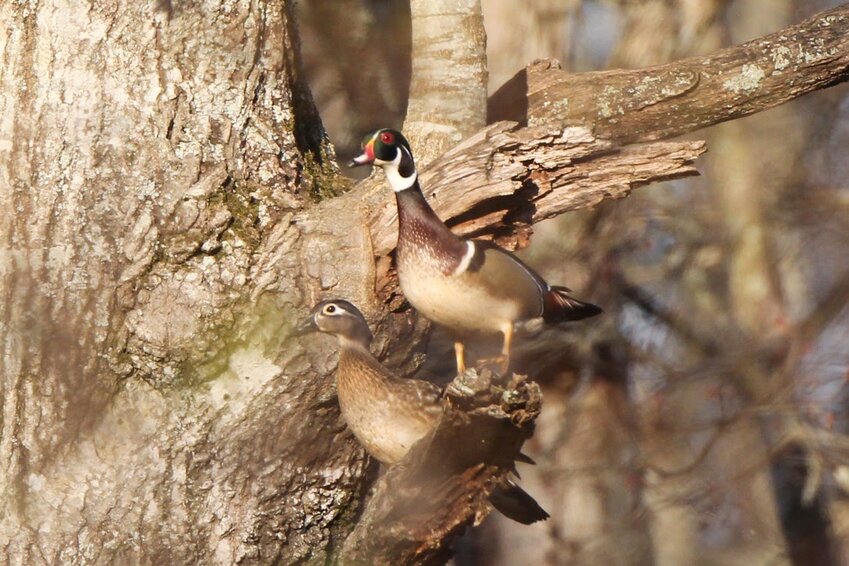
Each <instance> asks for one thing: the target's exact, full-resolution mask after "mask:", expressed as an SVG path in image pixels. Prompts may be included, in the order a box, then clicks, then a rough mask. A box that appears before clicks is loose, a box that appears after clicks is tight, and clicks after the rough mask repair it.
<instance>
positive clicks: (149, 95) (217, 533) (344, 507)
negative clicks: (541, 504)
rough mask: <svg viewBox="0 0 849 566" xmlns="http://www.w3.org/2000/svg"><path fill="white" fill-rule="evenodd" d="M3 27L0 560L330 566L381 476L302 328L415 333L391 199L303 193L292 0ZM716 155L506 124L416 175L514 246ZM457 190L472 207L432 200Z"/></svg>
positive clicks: (306, 166) (310, 141) (309, 115)
mask: <svg viewBox="0 0 849 566" xmlns="http://www.w3.org/2000/svg"><path fill="white" fill-rule="evenodd" d="M210 14H214V15H215V17H214V18H211V17H210ZM0 21H3V22H4V23H6V29H5V32H4V33H3V34H2V35H0V54H2V61H3V67H2V71H1V72H2V75H0V76H2V82H0V94H2V98H0V116H3V118H2V120H0V202H3V203H4V205H5V209H6V211H7V214H4V215H2V217H0V242H2V253H0V323H2V326H0V328H2V335H3V343H2V348H3V351H2V382H0V387H2V402H3V412H2V424H1V426H2V439H0V455H2V461H3V464H2V475H0V493H2V505H3V512H2V518H0V547H2V552H3V558H4V560H5V561H7V562H9V563H26V564H37V563H48V562H67V563H126V562H130V563H142V564H153V563H157V564H159V563H169V564H195V563H207V564H232V563H237V562H238V563H246V564H247V563H263V564H265V563H274V562H279V563H287V564H292V563H324V562H326V561H327V560H330V559H332V558H333V556H334V555H335V553H336V552H337V550H336V549H338V548H340V547H342V545H343V541H344V539H345V537H346V536H347V535H348V533H349V532H351V530H352V529H353V527H354V525H355V524H356V522H357V517H358V516H359V513H360V503H361V500H362V498H363V496H364V490H365V488H366V486H367V485H368V482H369V479H370V474H369V472H368V467H367V463H366V460H365V458H364V455H363V452H362V450H361V449H360V448H359V447H358V446H357V444H356V443H355V442H354V441H353V439H352V437H351V436H350V435H349V434H348V433H347V432H346V431H345V430H344V426H343V423H342V422H341V420H340V418H339V415H338V411H337V409H336V405H335V399H334V395H333V388H332V369H333V359H334V352H333V348H332V347H329V343H328V342H322V341H320V340H316V341H309V342H305V343H304V344H301V343H300V342H298V341H295V340H291V339H288V336H287V334H288V332H287V331H288V328H289V327H290V326H291V322H292V319H293V318H294V317H296V316H298V315H302V314H303V313H304V312H305V311H306V309H307V308H308V307H309V306H310V305H311V304H312V303H313V301H314V300H315V299H316V298H317V297H319V296H324V295H328V294H333V295H337V296H346V297H349V298H351V299H352V300H355V301H357V302H358V303H359V304H360V305H362V306H363V308H364V310H365V311H366V313H367V316H368V317H369V319H370V321H371V322H372V323H373V325H374V326H376V328H377V329H378V333H379V334H378V338H379V339H378V344H377V347H378V349H379V350H380V354H381V355H384V354H386V353H387V352H388V351H389V348H388V347H387V339H386V337H387V336H393V340H395V339H396V336H400V337H401V338H402V339H403V337H404V336H409V335H410V332H411V329H412V328H414V327H413V319H412V317H411V314H410V312H409V311H408V310H401V311H400V312H397V313H392V312H391V308H390V307H391V306H392V305H393V304H394V305H397V300H393V299H392V296H391V293H387V292H386V291H387V290H391V288H392V279H391V269H389V268H388V266H389V265H390V262H389V260H388V255H387V254H388V252H389V251H390V250H391V247H392V244H391V239H390V235H391V233H392V228H391V225H390V224H387V222H390V221H391V217H392V212H391V211H392V207H393V204H392V202H391V200H389V198H390V197H389V195H387V194H386V192H383V193H380V192H377V191H375V190H374V189H373V188H371V187H373V185H374V183H373V182H372V183H366V184H364V185H363V186H361V187H358V188H357V189H355V190H354V191H351V192H349V193H347V194H345V195H343V196H341V197H338V198H326V199H325V200H323V201H322V202H321V203H319V204H317V205H314V204H312V203H313V201H314V200H315V198H316V197H319V196H325V197H326V196H328V195H332V194H334V193H336V192H338V191H339V190H340V189H341V186H340V183H339V182H338V179H337V178H336V171H335V169H334V166H333V164H332V153H331V150H330V149H329V148H328V146H327V144H326V141H325V140H324V138H323V135H322V133H321V132H322V131H321V127H320V123H319V121H318V119H317V116H316V113H315V110H314V108H313V106H312V102H311V100H310V98H309V94H308V93H307V92H306V91H305V89H304V87H303V85H302V84H301V81H300V79H299V73H298V68H297V56H296V54H297V48H296V41H295V33H294V26H293V22H292V18H291V5H290V4H289V3H279V2H278V3H269V2H265V1H263V0H256V1H253V2H247V1H239V0H230V1H227V2H225V3H223V4H221V5H215V6H204V5H196V4H172V3H169V2H167V1H166V2H161V3H158V4H156V5H135V4H130V5H127V6H124V7H123V8H122V9H121V10H118V11H114V10H110V9H109V7H107V6H100V5H98V6H94V5H93V6H91V7H90V8H89V9H88V10H87V11H80V10H79V9H78V7H77V6H75V5H73V4H72V3H68V2H64V1H62V0H54V1H53V2H46V3H40V4H38V5H34V6H33V5H21V4H4V5H3V6H0ZM788 41H789V40H788ZM588 88H592V87H588ZM704 103H705V104H708V103H709V101H704ZM702 149H703V148H702V146H701V145H700V144H698V143H691V142H687V143H662V144H651V145H647V146H636V147H633V148H625V149H621V150H620V149H617V148H615V147H614V146H611V145H610V144H609V143H607V142H602V141H600V140H597V139H596V138H595V137H593V136H592V135H591V134H590V133H589V132H588V130H586V129H574V128H563V127H562V126H561V125H555V124H553V123H551V124H548V125H547V126H546V127H545V128H544V129H540V130H529V129H525V128H520V127H518V126H516V125H503V124H502V125H496V126H493V128H492V129H490V130H487V131H486V132H484V133H482V134H480V135H479V136H475V137H474V138H472V139H470V140H469V142H468V143H467V144H466V145H464V146H463V147H462V148H460V149H458V150H455V151H454V152H451V153H450V154H449V155H447V156H446V157H445V158H444V159H442V160H438V161H436V162H434V164H433V166H432V167H431V168H430V171H432V172H433V173H432V177H430V178H428V177H425V178H426V179H429V180H428V181H427V183H428V185H429V191H430V192H431V193H432V194H434V195H437V197H436V198H434V199H432V200H433V202H434V203H435V206H436V208H437V212H439V213H440V214H441V215H442V216H443V217H446V218H455V219H456V222H458V223H460V224H461V225H463V226H464V227H465V228H464V229H468V230H470V231H474V232H475V233H485V232H487V231H488V230H489V231H490V232H494V233H495V235H496V236H501V237H504V238H506V239H507V240H508V241H509V240H510V238H511V233H512V231H513V227H514V226H515V225H516V223H518V226H519V227H520V228H522V227H523V226H526V225H529V224H530V223H532V222H534V221H536V220H538V219H539V218H542V217H545V216H546V215H553V214H559V213H562V212H565V211H566V210H570V209H573V208H578V207H582V206H590V205H592V204H595V203H597V202H599V201H600V200H602V199H604V198H608V197H609V196H623V195H624V194H626V193H627V191H628V190H630V189H631V188H634V187H637V186H642V185H644V184H647V183H650V182H654V181H656V180H660V179H667V178H671V177H675V176H679V175H686V174H692V173H693V168H692V160H693V159H695V157H696V156H697V155H698V154H699V153H700V152H701V151H702ZM466 151H467V152H468V154H467V155H468V156H469V157H470V158H474V159H482V160H483V161H481V162H482V163H486V164H487V165H492V167H491V168H487V169H485V170H486V171H487V173H485V174H484V173H483V172H482V171H481V170H475V169H470V168H469V167H468V165H467V164H465V165H464V162H465V160H464V159H463V155H464V154H463V153H462V152H466ZM655 163H657V164H659V167H658V168H655V167H654V164H655ZM470 175H471V176H474V175H481V177H480V180H477V181H475V182H476V183H479V185H480V187H479V189H477V190H475V191H474V192H472V191H466V192H464V193H463V199H462V202H460V203H458V202H457V200H459V199H440V198H439V196H438V195H440V194H444V193H445V194H447V193H448V192H449V191H450V190H453V189H451V188H450V185H449V183H453V182H456V181H458V180H460V179H465V178H466V177H467V176H470ZM607 179H610V181H606V180H607ZM598 180H601V182H598ZM605 182H609V183H611V184H612V186H613V188H612V189H611V188H608V189H605V188H604V187H603V185H604V183H605ZM529 198H531V199H532V204H531V205H529V204H528V202H529ZM458 204H459V205H460V206H459V208H458V209H456V210H455V209H453V208H451V207H454V206H455V205H458ZM504 211H521V214H517V215H516V216H512V217H511V216H510V214H509V213H506V214H505V213H504ZM493 212H495V213H494V214H492V213H493ZM490 227H492V228H490ZM375 258H378V259H377V261H376V262H375ZM398 349H399V350H403V351H404V352H405V353H406V351H407V349H406V348H398ZM393 351H394V350H393ZM402 357H403V356H402ZM402 357H398V356H395V357H394V358H392V359H393V360H394V361H393V363H395V364H396V365H399V364H401V361H400V360H401V359H402ZM414 456H415V455H414ZM487 473H491V474H493V475H494V474H496V473H497V472H496V471H491V472H487ZM375 499H377V498H375ZM481 505H483V503H482V504H481ZM486 511H487V509H485V508H482V507H475V506H470V507H469V508H468V509H467V510H466V513H467V518H466V519H465V520H466V521H471V520H473V518H474V516H475V515H476V514H478V515H480V514H484V513H486ZM366 516H368V512H367V513H366ZM426 519H427V518H425V520H426ZM438 526H439V525H435V526H434V530H435V531H436V532H438V528H437V527H438ZM445 542H446V541H445V540H439V541H433V543H434V544H443V545H444V544H445ZM403 559H406V558H405V557H398V562H399V563H400V562H403Z"/></svg>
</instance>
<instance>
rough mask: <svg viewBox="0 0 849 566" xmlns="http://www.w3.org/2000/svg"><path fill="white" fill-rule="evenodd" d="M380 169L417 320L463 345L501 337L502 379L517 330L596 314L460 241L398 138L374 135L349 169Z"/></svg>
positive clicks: (510, 261)
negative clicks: (477, 336)
mask: <svg viewBox="0 0 849 566" xmlns="http://www.w3.org/2000/svg"><path fill="white" fill-rule="evenodd" d="M369 163H371V164H374V165H378V166H380V167H382V168H383V171H384V173H386V178H387V179H388V181H389V185H390V186H391V187H392V190H393V191H395V198H396V201H397V204H398V247H397V256H396V260H397V264H398V279H399V280H400V283H401V290H402V291H403V292H404V295H405V296H406V297H407V300H408V301H410V304H412V305H413V306H414V307H415V308H416V309H417V310H418V311H419V312H421V313H422V314H423V315H424V316H426V317H427V318H428V319H430V320H432V321H434V322H436V323H438V324H441V325H443V326H446V327H448V328H449V329H450V330H451V331H453V332H454V333H455V334H456V335H458V336H460V337H462V336H463V335H465V334H469V333H498V332H500V333H501V334H503V336H504V341H503V346H502V350H501V362H502V371H507V368H508V367H509V363H510V344H511V341H512V337H513V329H514V327H513V325H514V323H516V322H523V321H530V320H532V319H538V318H542V319H543V320H544V321H545V322H547V323H557V322H565V321H569V320H580V319H582V318H587V317H590V316H595V315H597V314H599V313H600V312H601V309H600V308H599V307H597V306H595V305H593V304H590V303H585V302H583V301H579V300H578V299H576V298H575V297H573V296H572V295H570V290H569V289H568V288H566V287H552V286H550V285H548V283H546V282H545V281H544V280H543V279H542V277H540V276H539V275H538V274H537V273H535V272H534V271H533V270H532V269H531V268H530V267H528V266H527V265H525V264H524V263H523V262H522V261H520V260H519V259H518V258H517V257H516V256H514V255H512V254H510V253H509V252H507V251H505V250H502V249H501V248H499V247H497V246H495V245H494V244H492V243H491V242H487V241H482V240H464V239H463V238H460V237H459V236H457V235H455V234H454V233H452V232H451V230H450V229H449V228H448V227H447V226H446V225H445V223H444V222H442V220H440V219H439V217H438V216H437V215H436V213H435V212H434V211H433V209H432V208H431V207H430V206H429V205H428V203H427V201H426V200H425V198H424V195H423V194H422V191H421V188H420V187H419V181H418V173H417V172H416V167H415V164H414V162H413V154H412V151H411V150H410V144H409V143H408V142H407V140H406V139H405V138H404V136H403V135H401V133H400V132H398V131H395V130H390V129H382V130H378V131H376V132H375V133H373V134H370V135H368V136H366V138H365V139H364V140H363V153H362V155H360V156H358V157H356V158H354V160H353V161H352V163H351V165H352V166H357V165H366V164H369ZM454 350H455V353H456V356H457V370H458V371H459V372H461V373H462V372H463V371H465V367H466V366H465V359H464V355H463V342H462V339H461V338H458V339H456V340H455V342H454Z"/></svg>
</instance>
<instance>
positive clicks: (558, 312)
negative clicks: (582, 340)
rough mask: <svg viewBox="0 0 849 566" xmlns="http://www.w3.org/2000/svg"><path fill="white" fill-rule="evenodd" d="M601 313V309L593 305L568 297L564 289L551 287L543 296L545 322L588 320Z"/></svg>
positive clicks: (567, 291)
mask: <svg viewBox="0 0 849 566" xmlns="http://www.w3.org/2000/svg"><path fill="white" fill-rule="evenodd" d="M601 312H602V310H601V308H599V307H597V306H595V305H594V304H592V303H585V302H584V301H579V300H578V299H576V298H575V297H573V296H572V295H570V294H569V289H567V288H566V287H551V288H550V289H549V290H548V292H547V293H546V294H545V306H544V310H543V313H542V316H543V318H544V319H545V320H546V322H565V321H567V320H581V319H582V318H589V317H591V316H595V315H597V314H601Z"/></svg>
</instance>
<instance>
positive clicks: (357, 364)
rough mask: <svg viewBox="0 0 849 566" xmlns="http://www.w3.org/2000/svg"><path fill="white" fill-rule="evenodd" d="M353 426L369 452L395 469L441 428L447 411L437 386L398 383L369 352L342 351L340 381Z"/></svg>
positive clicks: (343, 404) (342, 400) (342, 404)
mask: <svg viewBox="0 0 849 566" xmlns="http://www.w3.org/2000/svg"><path fill="white" fill-rule="evenodd" d="M336 386H337V393H338V396H339V406H340V407H341V409H342V416H343V417H344V419H345V422H346V423H347V424H348V427H349V428H350V429H351V431H352V432H353V433H354V436H356V437H357V440H359V441H360V443H361V444H362V445H363V446H364V447H365V449H366V450H367V451H368V453H369V454H371V455H372V456H373V457H375V458H377V459H378V460H379V461H380V462H381V463H383V464H386V465H393V464H396V463H397V462H399V461H400V460H401V459H403V457H404V456H405V455H406V454H407V452H408V451H409V450H410V448H411V447H412V446H413V444H415V443H416V442H417V441H418V440H420V439H421V438H422V437H423V436H425V435H426V434H427V433H428V432H430V430H431V429H432V428H433V427H434V426H435V425H436V423H437V421H438V419H439V416H440V414H441V412H442V405H441V402H440V399H439V390H438V389H437V388H436V387H435V386H434V385H432V384H430V383H427V382H424V381H418V380H412V379H399V378H397V377H395V376H393V375H391V374H390V373H389V372H388V371H387V370H386V368H384V367H383V366H382V365H381V364H380V362H378V361H377V360H376V359H374V357H373V356H372V355H371V354H370V353H369V352H366V351H360V350H358V349H356V348H346V349H343V350H342V352H341V353H340V356H339V369H338V372H337V379H336Z"/></svg>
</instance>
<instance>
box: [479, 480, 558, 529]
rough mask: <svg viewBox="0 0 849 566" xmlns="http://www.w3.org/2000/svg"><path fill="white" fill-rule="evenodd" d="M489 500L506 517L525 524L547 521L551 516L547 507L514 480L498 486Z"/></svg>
mask: <svg viewBox="0 0 849 566" xmlns="http://www.w3.org/2000/svg"><path fill="white" fill-rule="evenodd" d="M489 502H490V503H492V506H493V507H495V508H496V509H498V510H499V511H501V513H502V514H503V515H504V516H505V517H507V518H508V519H513V520H514V521H516V522H517V523H522V524H523V525H530V524H531V523H536V522H537V521H545V520H546V519H548V517H549V515H548V513H546V512H545V509H543V508H542V507H540V505H539V503H537V502H536V500H535V499H534V498H533V497H531V496H530V495H529V494H528V492H527V491H525V490H523V489H522V488H521V487H519V486H518V485H516V484H515V483H513V482H508V483H507V485H504V486H499V487H496V488H495V490H494V491H493V492H492V493H491V494H490V495H489Z"/></svg>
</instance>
